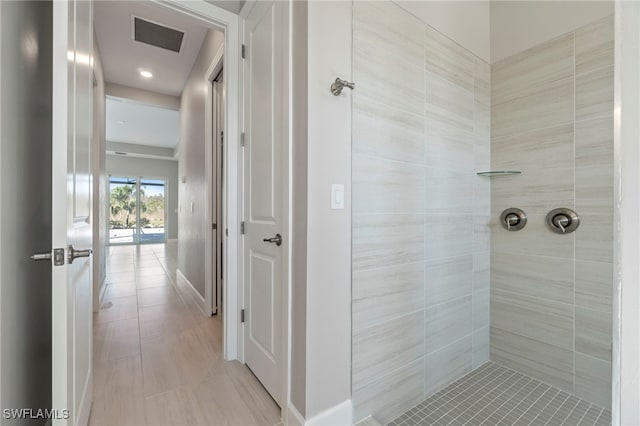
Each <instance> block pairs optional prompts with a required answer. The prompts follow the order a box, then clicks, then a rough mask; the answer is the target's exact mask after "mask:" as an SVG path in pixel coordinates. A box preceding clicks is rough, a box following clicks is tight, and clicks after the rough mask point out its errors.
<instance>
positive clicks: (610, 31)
mask: <svg viewBox="0 0 640 426" xmlns="http://www.w3.org/2000/svg"><path fill="white" fill-rule="evenodd" d="M613 55H614V14H613V10H612V11H611V15H609V16H607V17H605V18H602V19H600V20H598V21H596V22H594V23H592V24H589V25H585V26H584V27H581V28H578V29H577V30H576V73H578V74H580V73H583V72H586V71H589V70H593V69H597V68H602V67H608V66H611V64H613Z"/></svg>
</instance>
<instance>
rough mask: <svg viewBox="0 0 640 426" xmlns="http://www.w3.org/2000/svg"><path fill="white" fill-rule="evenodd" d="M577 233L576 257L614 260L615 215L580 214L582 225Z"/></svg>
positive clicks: (605, 260) (606, 260)
mask: <svg viewBox="0 0 640 426" xmlns="http://www.w3.org/2000/svg"><path fill="white" fill-rule="evenodd" d="M575 235H576V236H575V239H576V259H581V260H593V261H596V262H613V217H612V216H611V215H594V214H582V215H580V227H579V228H578V229H577V230H576V232H575Z"/></svg>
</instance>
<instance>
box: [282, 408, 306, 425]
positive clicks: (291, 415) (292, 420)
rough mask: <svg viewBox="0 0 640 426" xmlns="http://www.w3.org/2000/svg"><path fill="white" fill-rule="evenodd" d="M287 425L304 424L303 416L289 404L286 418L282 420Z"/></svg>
mask: <svg viewBox="0 0 640 426" xmlns="http://www.w3.org/2000/svg"><path fill="white" fill-rule="evenodd" d="M284 424H285V425H287V426H304V417H302V414H300V413H299V412H298V410H297V409H296V407H294V406H293V405H291V404H289V406H288V407H287V418H286V419H285V422H284Z"/></svg>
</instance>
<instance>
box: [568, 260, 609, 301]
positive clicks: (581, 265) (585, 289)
mask: <svg viewBox="0 0 640 426" xmlns="http://www.w3.org/2000/svg"><path fill="white" fill-rule="evenodd" d="M575 286H576V287H575V288H576V305H577V306H582V307H584V308H589V309H594V310H597V311H602V312H611V309H612V306H613V263H609V262H590V261H586V260H576V284H575Z"/></svg>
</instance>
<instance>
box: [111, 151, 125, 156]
mask: <svg viewBox="0 0 640 426" xmlns="http://www.w3.org/2000/svg"><path fill="white" fill-rule="evenodd" d="M114 154H116V155H127V153H126V152H120V151H115V152H114Z"/></svg>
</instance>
